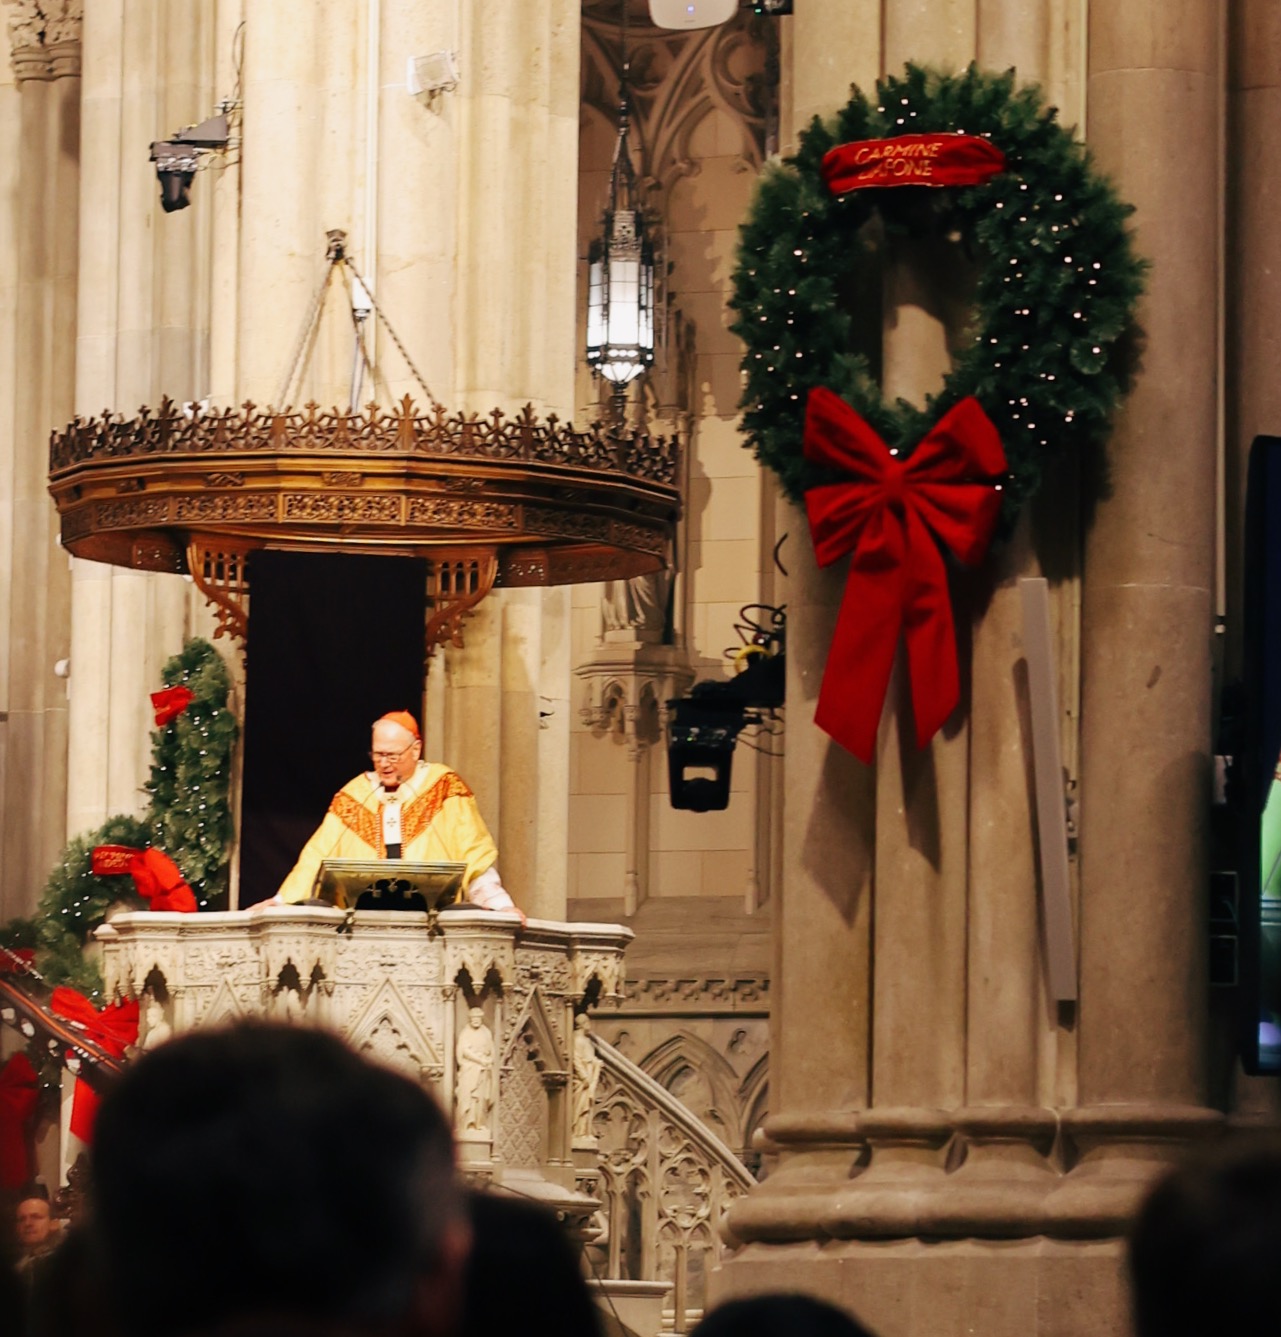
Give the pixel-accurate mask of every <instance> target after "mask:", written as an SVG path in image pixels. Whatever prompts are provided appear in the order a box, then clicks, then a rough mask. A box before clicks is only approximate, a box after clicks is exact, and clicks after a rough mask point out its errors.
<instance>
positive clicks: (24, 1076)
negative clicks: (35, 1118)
mask: <svg viewBox="0 0 1281 1337" xmlns="http://www.w3.org/2000/svg"><path fill="white" fill-rule="evenodd" d="M36 1094H37V1093H36V1070H35V1069H34V1068H33V1067H32V1066H31V1060H30V1059H29V1058H28V1057H27V1056H26V1055H25V1054H24V1053H23V1052H22V1051H21V1050H19V1051H18V1052H17V1053H16V1054H14V1055H13V1057H12V1058H11V1059H10V1060H9V1061H8V1063H6V1064H5V1065H4V1067H3V1068H0V1188H4V1189H16V1188H21V1187H22V1186H23V1184H25V1183H27V1182H29V1180H30V1179H31V1150H30V1146H29V1143H28V1140H27V1131H28V1130H27V1124H28V1123H29V1122H30V1119H31V1116H32V1114H33V1113H34V1112H35V1108H36Z"/></svg>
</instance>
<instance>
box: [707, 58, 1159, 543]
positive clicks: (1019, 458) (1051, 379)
mask: <svg viewBox="0 0 1281 1337" xmlns="http://www.w3.org/2000/svg"><path fill="white" fill-rule="evenodd" d="M955 131H963V132H965V133H967V134H971V135H981V136H985V137H986V138H988V139H990V140H991V141H992V142H993V143H994V144H995V145H996V146H997V147H998V148H1000V149H1001V150H1002V151H1003V152H1004V153H1005V155H1006V161H1007V168H1006V171H1004V172H1003V173H1001V174H999V175H997V176H995V177H992V178H991V179H990V180H989V181H988V182H986V183H984V184H983V185H979V186H966V187H957V188H945V189H939V188H934V189H912V188H901V187H900V188H895V189H888V190H884V189H882V190H877V189H864V190H856V191H851V192H849V193H848V194H846V195H843V196H840V197H836V196H833V195H832V194H831V193H830V192H829V191H828V189H827V186H826V185H825V183H824V181H823V178H822V176H821V174H820V171H819V168H820V165H821V163H822V160H823V155H824V154H825V153H826V152H827V151H828V150H829V149H831V148H833V147H835V146H836V145H838V144H844V143H848V142H850V141H854V140H861V139H881V138H889V137H892V136H895V135H900V134H908V133H912V134H917V133H941V132H955ZM1132 212H1133V211H1132V208H1131V207H1130V206H1129V205H1127V204H1124V203H1122V202H1121V201H1120V200H1119V199H1118V198H1117V196H1116V194H1115V192H1114V190H1113V189H1112V187H1111V186H1110V185H1109V183H1108V182H1107V181H1106V180H1104V179H1102V178H1101V177H1100V176H1098V175H1097V174H1096V172H1095V171H1094V169H1093V168H1092V166H1091V163H1090V159H1089V156H1088V154H1087V153H1086V151H1085V149H1084V148H1083V147H1082V146H1081V145H1080V144H1079V143H1078V142H1077V141H1076V140H1074V139H1073V137H1072V135H1071V134H1070V133H1069V132H1068V131H1066V130H1064V129H1063V128H1062V127H1061V126H1060V125H1058V123H1057V122H1056V120H1055V111H1054V109H1053V108H1046V107H1045V106H1044V105H1043V103H1042V100H1041V95H1040V92H1039V91H1038V90H1037V89H1035V88H1032V87H1025V88H1020V89H1018V90H1017V91H1016V90H1015V89H1014V72H1013V71H1010V72H1008V73H1006V74H1000V75H994V74H986V73H980V72H979V71H978V70H977V69H976V68H975V67H974V66H973V65H971V66H970V68H969V69H968V70H967V71H966V72H965V73H964V74H962V75H956V76H952V75H943V74H939V73H938V72H936V71H931V70H927V69H923V68H921V67H919V66H916V65H910V64H909V65H908V66H907V69H906V73H905V75H904V76H903V77H902V78H893V77H891V78H886V79H884V80H882V81H881V82H879V83H878V84H877V101H876V104H875V105H873V104H872V103H871V102H869V100H868V99H867V98H866V97H865V96H864V95H863V94H862V93H861V92H859V91H858V90H857V89H855V90H854V92H853V96H852V97H851V99H850V101H849V103H848V105H847V106H846V107H845V108H844V110H843V111H841V112H840V113H839V115H838V116H837V117H836V118H835V119H834V120H833V121H831V122H830V123H828V124H824V123H822V122H821V121H819V120H818V119H817V118H816V119H815V120H814V122H813V123H812V124H811V126H810V128H809V129H808V130H807V131H806V132H805V133H804V134H803V135H802V136H801V140H800V147H799V149H798V150H797V153H796V155H795V156H794V157H792V158H788V159H786V160H784V161H783V162H782V163H781V164H778V165H776V166H774V167H772V168H771V169H769V170H768V171H767V172H766V173H765V174H764V176H763V177H762V179H761V181H760V183H759V185H758V187H757V192H756V196H755V199H754V201H753V204H752V208H751V212H750V214H749V216H748V218H747V221H746V222H745V223H744V224H743V227H742V229H741V231H740V237H739V253H738V263H737V267H736V269H735V272H734V276H733V288H734V295H733V297H732V299H731V301H730V306H731V308H732V309H733V310H734V311H735V312H736V314H737V319H736V321H735V322H734V324H733V325H732V326H731V328H732V329H733V330H734V332H735V333H736V334H737V335H738V336H739V337H740V338H741V339H742V340H743V342H744V344H745V345H746V353H745V355H744V358H743V363H742V366H743V371H744V374H745V389H744V394H743V399H742V403H741V407H742V408H743V410H744V413H743V430H744V432H745V434H746V436H747V443H746V444H748V445H750V447H751V448H752V449H753V451H754V452H755V453H756V456H757V458H758V459H759V460H760V461H761V462H762V463H763V464H766V465H768V466H769V467H770V468H771V469H773V470H774V471H775V472H776V473H777V474H778V476H779V478H780V480H781V481H782V485H783V488H784V490H785V491H786V492H787V494H788V495H789V496H790V497H792V498H793V499H794V500H797V501H799V500H801V499H802V496H803V494H804V491H805V489H806V488H807V487H809V486H812V485H813V484H814V483H816V482H819V481H822V479H821V476H820V475H819V474H818V473H817V471H815V470H814V469H813V468H812V467H811V466H810V465H809V464H807V462H806V461H805V460H804V458H803V457H802V453H801V450H802V434H803V429H804V420H805V401H806V397H807V395H808V392H809V391H810V390H811V389H812V388H813V387H815V386H818V385H825V386H827V387H828V388H829V389H831V390H833V391H834V392H835V393H836V394H838V395H840V396H841V398H843V399H844V400H846V401H847V402H848V403H849V404H850V405H851V406H852V407H853V408H855V409H856V410H857V411H858V412H859V413H861V414H862V415H863V417H864V418H866V419H867V421H868V422H869V423H870V424H871V426H872V427H873V428H874V429H875V430H876V431H877V432H878V433H879V434H880V435H881V436H882V437H883V438H884V440H885V441H886V443H887V445H889V446H890V447H891V448H892V449H895V450H897V451H898V452H899V453H900V454H901V455H906V454H909V453H910V452H911V449H912V448H913V447H914V446H915V445H916V444H917V443H918V442H919V441H920V439H921V438H922V437H923V436H924V435H925V434H926V433H927V432H928V431H929V429H930V428H931V427H932V426H933V424H934V423H935V422H936V421H937V420H938V419H939V418H940V417H941V416H942V415H943V414H944V413H946V412H947V411H948V410H949V409H950V408H952V407H953V406H954V405H955V404H956V403H957V402H958V401H959V400H961V399H963V398H964V397H965V396H967V395H974V396H975V397H976V398H977V399H978V400H979V402H980V403H981V404H982V406H983V408H984V410H985V411H986V412H987V414H988V416H989V417H990V418H991V419H992V421H993V423H994V424H995V426H996V429H997V431H998V432H999V433H1000V436H1001V442H1002V445H1003V446H1004V448H1005V454H1006V459H1007V461H1008V464H1009V478H1008V481H1007V482H1006V484H1005V489H1004V506H1003V511H1002V528H1003V530H1004V531H1006V532H1008V530H1009V528H1010V527H1011V526H1012V524H1013V522H1014V519H1015V518H1016V517H1017V514H1018V511H1019V508H1020V507H1021V505H1022V503H1023V502H1024V501H1025V500H1026V499H1027V498H1028V497H1029V496H1031V495H1032V493H1033V492H1034V491H1035V490H1036V488H1037V486H1038V485H1039V483H1040V481H1041V476H1042V473H1043V471H1044V469H1045V468H1046V466H1047V464H1048V463H1049V462H1050V461H1051V460H1053V459H1054V458H1056V457H1058V456H1059V455H1061V454H1062V453H1063V452H1064V451H1065V450H1066V449H1067V448H1068V447H1072V446H1075V447H1080V446H1082V445H1083V444H1086V443H1089V442H1092V441H1097V440H1098V439H1100V438H1101V437H1102V435H1103V433H1104V431H1105V430H1106V427H1107V424H1108V422H1109V419H1110V417H1111V414H1112V411H1113V409H1114V408H1115V406H1116V404H1117V402H1118V400H1119V399H1120V397H1121V396H1122V394H1123V393H1124V390H1125V380H1126V358H1125V357H1124V356H1123V353H1124V346H1123V343H1122V337H1123V336H1124V335H1125V334H1126V333H1127V331H1129V330H1130V328H1131V323H1132V319H1133V314H1134V308H1135V304H1136V302H1137V301H1138V298H1139V295H1140V293H1141V291H1142V287H1143V275H1144V271H1145V268H1146V265H1145V263H1144V262H1143V261H1142V260H1140V259H1138V258H1137V257H1136V256H1135V254H1134V253H1133V250H1132V248H1131V244H1130V236H1129V233H1128V231H1127V229H1126V227H1125V220H1126V218H1127V217H1128V216H1129V215H1130V213H1132ZM877 213H879V214H880V216H881V219H882V221H883V225H884V229H885V232H886V234H887V235H891V236H893V235H898V236H903V235H906V236H911V237H935V238H951V239H954V240H955V242H956V244H957V246H958V248H959V249H960V251H961V252H962V256H961V259H962V262H963V263H964V261H965V260H966V259H978V260H980V261H981V265H980V273H979V277H978V284H977V293H976V300H975V304H974V312H973V315H972V318H971V328H970V331H969V339H968V341H967V343H966V346H965V348H964V350H963V351H962V352H961V353H960V354H959V356H957V357H956V359H955V361H954V365H953V369H952V372H951V374H950V375H949V376H948V377H947V380H946V382H945V384H944V387H943V389H942V391H941V392H940V393H939V394H938V395H937V396H932V397H930V398H929V399H927V401H926V404H925V407H924V408H917V407H914V406H913V405H911V404H909V403H907V402H905V401H903V400H899V401H898V402H897V403H895V404H888V403H886V402H885V400H884V399H883V398H882V395H881V391H880V387H879V386H878V384H877V381H876V377H875V374H874V367H873V364H872V360H871V356H874V354H873V355H871V356H869V355H868V354H866V353H863V352H860V351H858V349H857V348H856V330H858V329H860V328H866V327H869V326H870V327H871V328H872V329H873V330H874V332H875V333H874V339H873V341H872V342H876V341H878V340H879V332H880V307H879V302H878V303H877V304H876V305H875V309H874V310H872V311H871V312H870V315H871V319H870V321H869V319H868V314H869V312H868V308H867V304H866V303H864V304H862V305H861V304H860V302H859V300H858V294H859V293H860V292H861V293H864V294H866V293H868V292H869V291H874V286H873V285H874V283H875V274H874V265H875V264H876V263H877V260H878V251H877V247H876V245H875V243H874V241H873V240H872V239H871V238H870V237H869V233H870V232H871V229H870V228H868V227H867V226H866V225H867V224H869V223H870V222H871V221H872V219H873V216H874V215H875V214H877ZM860 317H861V319H860Z"/></svg>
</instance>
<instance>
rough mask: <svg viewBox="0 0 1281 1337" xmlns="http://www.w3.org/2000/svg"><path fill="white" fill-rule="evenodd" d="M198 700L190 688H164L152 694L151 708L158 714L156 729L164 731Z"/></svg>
mask: <svg viewBox="0 0 1281 1337" xmlns="http://www.w3.org/2000/svg"><path fill="white" fill-rule="evenodd" d="M195 699H196V694H195V692H193V691H192V690H191V688H190V687H183V686H181V685H179V686H177V687H164V688H162V689H161V690H160V691H158V692H152V694H151V708H152V710H154V711H155V712H156V727H157V728H158V729H163V728H164V727H165V725H166V724H168V723H169V721H170V720H176V719H177V718H178V716H179V715H181V714H182V712H183V711H184V710H186V709H187V707H188V706H189V705H191V703H192V702H193V701H194V700H195Z"/></svg>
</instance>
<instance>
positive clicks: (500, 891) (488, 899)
mask: <svg viewBox="0 0 1281 1337" xmlns="http://www.w3.org/2000/svg"><path fill="white" fill-rule="evenodd" d="M467 899H468V900H469V901H470V902H471V903H472V904H473V905H479V906H480V908H481V909H482V910H514V909H515V908H516V902H515V901H513V900H512V898H511V897H510V896H509V895H508V894H507V888H506V887H504V886H503V882H502V879H501V878H500V877H499V876H498V869H497V868H495V867H494V865H493V864H490V866H489V867H488V868H486V869H485V871H484V872H483V873H477V874H476V876H475V877H474V878H472V882H471V886H470V887H468V888H467Z"/></svg>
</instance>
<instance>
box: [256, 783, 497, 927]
mask: <svg viewBox="0 0 1281 1337" xmlns="http://www.w3.org/2000/svg"><path fill="white" fill-rule="evenodd" d="M388 802H394V803H397V804H399V806H400V830H401V858H403V859H412V860H414V861H415V862H423V863H425V862H431V861H435V860H447V861H449V862H452V863H465V864H466V865H467V871H466V873H464V874H463V889H464V891H466V889H467V888H468V887H469V886H470V885H471V883H472V881H473V880H474V879H475V878H476V877H477V876H478V875H479V874H481V873H483V872H484V871H485V869H487V868H489V867H490V866H491V865H492V864H493V863H494V862H495V861H496V860H497V858H498V848H497V846H496V845H495V844H494V840H493V837H492V836H491V835H490V834H489V828H488V827H487V826H486V825H485V820H484V818H483V817H481V815H480V808H479V807H478V806H477V804H476V799H475V797H474V796H473V794H472V792H471V790H470V789H469V788H468V787H467V784H466V782H465V781H464V780H463V778H462V776H460V775H459V774H458V773H457V772H456V771H451V770H450V769H449V767H448V766H444V765H442V764H441V763H440V762H426V761H420V762H419V763H418V766H417V768H416V769H415V771H414V773H413V775H411V776H410V777H409V779H408V780H405V781H403V782H402V783H401V784H400V785H399V787H398V788H397V789H395V790H394V791H392V792H391V793H388V792H387V791H385V790H384V789H383V787H382V785H381V784H379V782H378V779H377V777H376V776H375V775H373V774H372V773H371V772H368V771H366V772H363V773H362V774H360V775H358V776H356V778H355V779H354V780H349V781H348V782H347V784H345V785H343V787H342V788H341V789H340V790H339V791H338V793H336V794H335V795H334V797H333V802H332V803H330V805H329V811H328V812H327V813H326V814H325V818H324V821H322V822H321V824H320V825H319V827H317V828H316V832H315V834H314V835H313V836H312V837H311V839H310V840H309V841H308V842H307V843H306V845H304V846H303V849H302V853H301V854H300V855H299V856H298V862H297V863H296V864H295V865H294V867H293V870H292V871H291V872H290V874H289V876H288V877H286V878H285V880H284V881H283V882H282V883H281V884H280V898H281V899H282V900H284V901H301V900H305V899H306V898H307V897H308V896H310V895H311V889H312V887H313V885H314V884H315V881H316V873H317V872H318V871H319V869H320V864H321V861H322V860H324V859H385V858H386V857H387V849H386V846H385V845H384V844H383V809H384V807H385V806H386V805H387V803H388Z"/></svg>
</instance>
